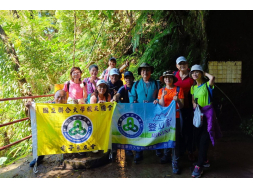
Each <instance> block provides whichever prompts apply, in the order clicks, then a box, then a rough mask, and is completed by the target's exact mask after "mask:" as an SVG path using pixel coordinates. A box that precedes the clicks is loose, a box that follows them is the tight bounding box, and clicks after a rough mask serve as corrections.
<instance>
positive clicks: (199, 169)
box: [192, 165, 203, 178]
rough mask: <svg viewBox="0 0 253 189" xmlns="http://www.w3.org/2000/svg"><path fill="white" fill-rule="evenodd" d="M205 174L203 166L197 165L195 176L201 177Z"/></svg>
mask: <svg viewBox="0 0 253 189" xmlns="http://www.w3.org/2000/svg"><path fill="white" fill-rule="evenodd" d="M202 174H203V168H202V167H199V166H197V165H195V167H194V170H193V172H192V177H193V178H199V177H201V175H202Z"/></svg>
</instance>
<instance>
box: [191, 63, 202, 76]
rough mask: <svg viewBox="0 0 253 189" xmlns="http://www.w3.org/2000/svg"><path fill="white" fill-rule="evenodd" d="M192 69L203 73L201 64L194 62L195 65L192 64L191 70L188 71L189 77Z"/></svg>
mask: <svg viewBox="0 0 253 189" xmlns="http://www.w3.org/2000/svg"><path fill="white" fill-rule="evenodd" d="M193 71H201V72H202V73H204V71H203V68H202V66H201V65H198V64H195V65H193V66H192V67H191V71H190V73H189V74H190V77H191V75H192V72H193Z"/></svg>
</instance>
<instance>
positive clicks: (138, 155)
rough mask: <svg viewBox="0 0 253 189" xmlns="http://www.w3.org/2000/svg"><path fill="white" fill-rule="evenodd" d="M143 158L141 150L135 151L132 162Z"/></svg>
mask: <svg viewBox="0 0 253 189" xmlns="http://www.w3.org/2000/svg"><path fill="white" fill-rule="evenodd" d="M142 159H143V155H142V152H136V153H135V156H134V163H136V164H138V163H140V162H139V161H141V160H142Z"/></svg>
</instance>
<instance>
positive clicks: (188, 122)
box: [173, 56, 195, 161]
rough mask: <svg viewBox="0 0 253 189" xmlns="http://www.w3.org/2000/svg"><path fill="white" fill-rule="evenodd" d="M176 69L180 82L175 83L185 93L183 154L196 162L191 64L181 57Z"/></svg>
mask: <svg viewBox="0 0 253 189" xmlns="http://www.w3.org/2000/svg"><path fill="white" fill-rule="evenodd" d="M176 67H177V69H178V70H177V71H175V72H174V73H173V74H174V75H175V77H176V78H177V79H178V81H177V82H176V83H175V85H176V86H179V87H181V88H182V89H183V91H184V107H183V108H182V109H181V110H180V112H181V115H182V122H183V123H182V125H183V127H182V137H183V140H182V141H184V142H183V143H182V144H181V147H182V149H181V150H182V152H181V153H184V152H185V151H187V152H188V159H189V160H190V161H194V160H195V157H194V154H193V152H194V151H195V146H194V145H193V128H194V126H193V124H192V115H193V109H192V97H191V94H190V90H191V86H192V85H193V83H194V80H193V79H192V78H191V77H189V73H190V69H189V63H188V61H187V59H186V58H185V57H184V56H179V57H178V58H177V59H176Z"/></svg>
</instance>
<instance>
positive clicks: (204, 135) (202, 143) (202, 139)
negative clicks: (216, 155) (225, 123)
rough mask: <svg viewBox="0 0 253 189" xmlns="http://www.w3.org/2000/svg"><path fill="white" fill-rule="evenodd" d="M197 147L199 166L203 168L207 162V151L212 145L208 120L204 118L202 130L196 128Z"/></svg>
mask: <svg viewBox="0 0 253 189" xmlns="http://www.w3.org/2000/svg"><path fill="white" fill-rule="evenodd" d="M194 132H195V137H196V145H197V148H198V161H197V165H198V166H199V167H202V166H203V164H204V162H205V161H207V151H208V148H209V143H210V136H209V133H208V131H207V119H206V117H205V116H204V118H203V125H202V126H201V127H200V128H196V127H195V128H194Z"/></svg>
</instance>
